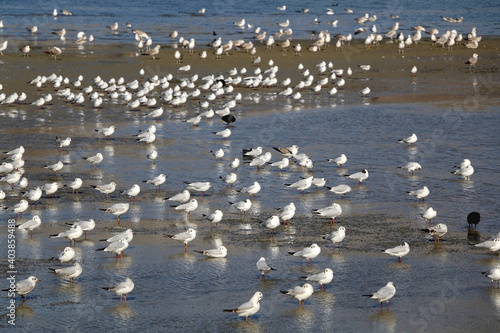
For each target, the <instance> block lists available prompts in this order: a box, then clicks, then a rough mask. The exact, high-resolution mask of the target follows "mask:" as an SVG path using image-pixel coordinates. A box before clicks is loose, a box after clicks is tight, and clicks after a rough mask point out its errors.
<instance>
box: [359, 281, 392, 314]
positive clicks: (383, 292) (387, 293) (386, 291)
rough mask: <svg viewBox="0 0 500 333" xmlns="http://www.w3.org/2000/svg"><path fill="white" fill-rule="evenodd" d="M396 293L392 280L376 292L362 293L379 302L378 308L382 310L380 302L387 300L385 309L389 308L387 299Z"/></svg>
mask: <svg viewBox="0 0 500 333" xmlns="http://www.w3.org/2000/svg"><path fill="white" fill-rule="evenodd" d="M395 294H396V287H395V285H394V282H388V283H387V284H386V286H385V287H382V288H380V289H379V290H378V291H377V292H376V293H374V294H370V295H363V296H365V297H370V298H372V299H376V300H377V301H378V302H380V310H382V303H383V302H387V310H389V300H390V299H391V298H393V297H394V295H395Z"/></svg>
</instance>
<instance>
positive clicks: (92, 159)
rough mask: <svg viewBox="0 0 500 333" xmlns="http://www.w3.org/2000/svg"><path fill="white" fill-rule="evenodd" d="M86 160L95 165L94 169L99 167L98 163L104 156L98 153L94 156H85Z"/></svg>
mask: <svg viewBox="0 0 500 333" xmlns="http://www.w3.org/2000/svg"><path fill="white" fill-rule="evenodd" d="M83 159H84V160H86V161H87V162H89V163H90V164H93V165H94V169H95V168H97V164H99V163H101V162H102V160H103V159H104V157H103V156H102V154H101V153H97V154H95V155H94V156H89V157H83Z"/></svg>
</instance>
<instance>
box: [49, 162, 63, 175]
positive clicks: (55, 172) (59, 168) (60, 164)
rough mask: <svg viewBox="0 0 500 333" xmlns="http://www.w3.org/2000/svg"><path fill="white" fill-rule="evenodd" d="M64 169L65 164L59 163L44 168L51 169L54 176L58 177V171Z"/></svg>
mask: <svg viewBox="0 0 500 333" xmlns="http://www.w3.org/2000/svg"><path fill="white" fill-rule="evenodd" d="M63 167H64V164H63V162H61V161H58V162H57V163H55V164H50V165H47V166H45V167H44V168H45V169H50V170H52V171H54V174H55V175H57V174H58V171H59V170H61V169H62V168H63Z"/></svg>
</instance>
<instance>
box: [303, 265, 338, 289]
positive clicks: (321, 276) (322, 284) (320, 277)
mask: <svg viewBox="0 0 500 333" xmlns="http://www.w3.org/2000/svg"><path fill="white" fill-rule="evenodd" d="M303 278H304V279H306V281H312V282H315V283H317V284H319V289H320V290H321V289H324V290H326V285H327V284H328V283H330V282H332V280H333V271H332V270H331V269H330V268H325V270H324V271H322V272H320V273H317V274H313V275H309V276H307V277H303Z"/></svg>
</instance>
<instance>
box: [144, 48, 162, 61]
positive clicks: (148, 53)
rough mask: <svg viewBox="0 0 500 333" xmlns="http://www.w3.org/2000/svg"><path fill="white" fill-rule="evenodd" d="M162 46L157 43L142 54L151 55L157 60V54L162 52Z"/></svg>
mask: <svg viewBox="0 0 500 333" xmlns="http://www.w3.org/2000/svg"><path fill="white" fill-rule="evenodd" d="M160 47H161V46H160V45H156V46H155V47H154V48H152V49H151V50H148V51H146V52H145V53H143V54H142V55H150V56H152V57H153V60H156V57H155V56H156V55H158V54H159V53H160Z"/></svg>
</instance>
